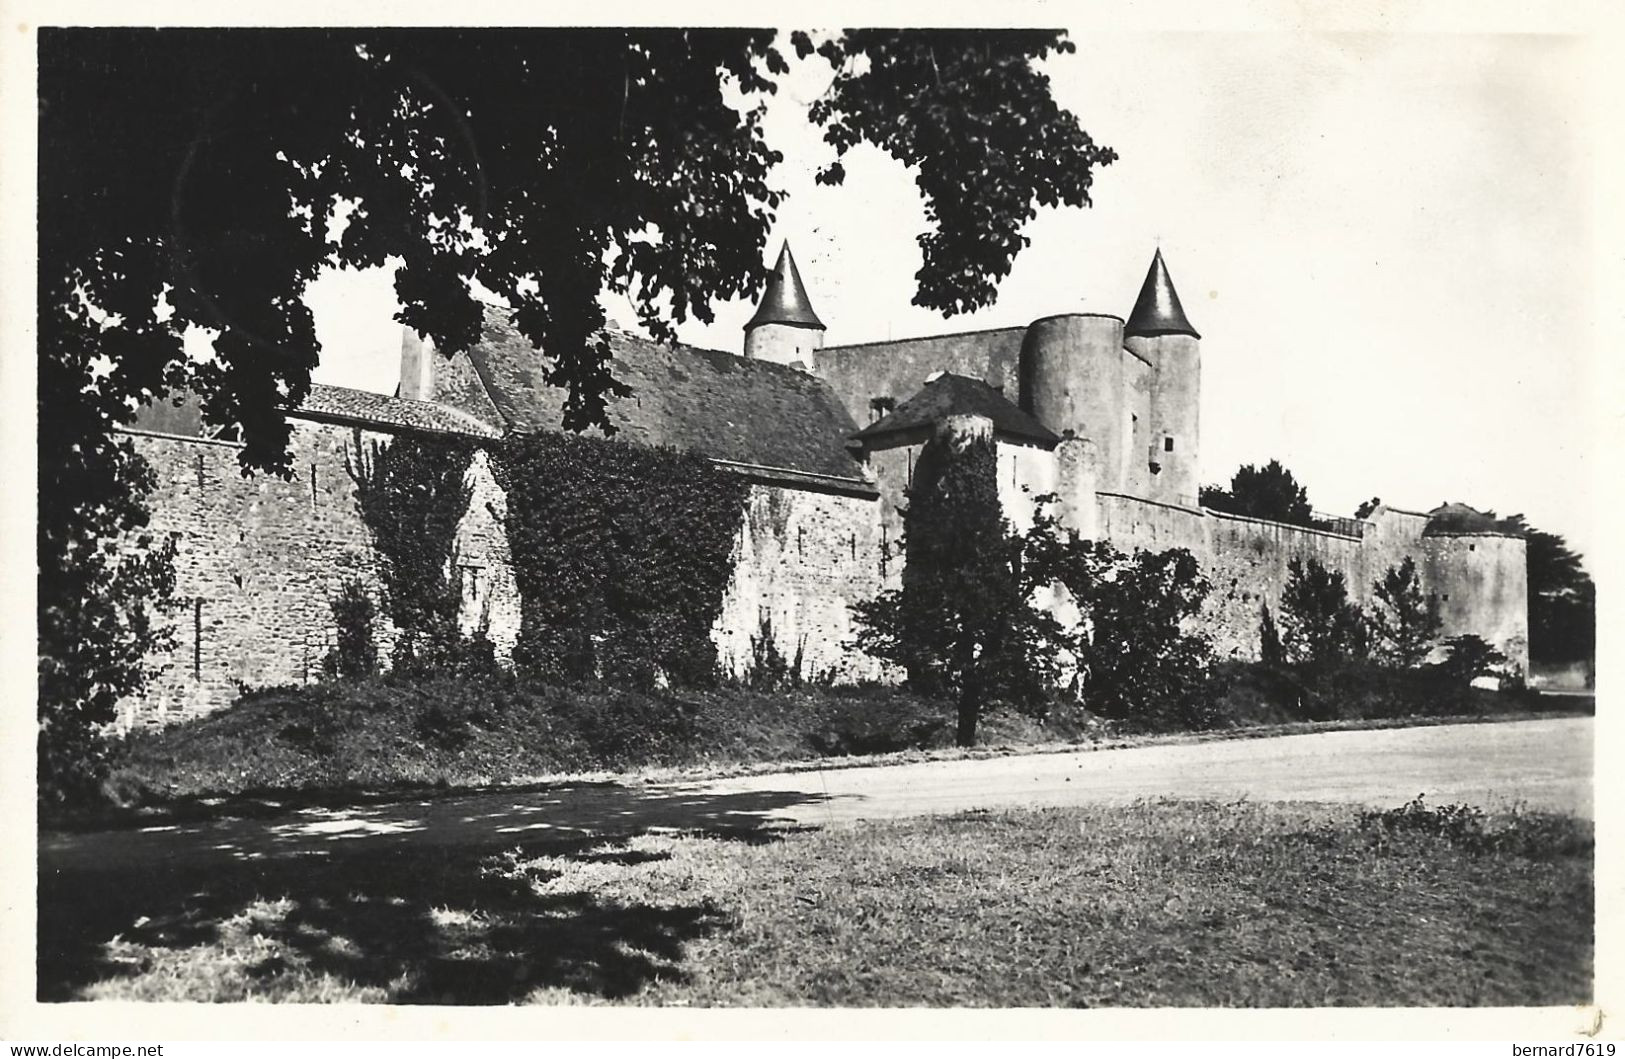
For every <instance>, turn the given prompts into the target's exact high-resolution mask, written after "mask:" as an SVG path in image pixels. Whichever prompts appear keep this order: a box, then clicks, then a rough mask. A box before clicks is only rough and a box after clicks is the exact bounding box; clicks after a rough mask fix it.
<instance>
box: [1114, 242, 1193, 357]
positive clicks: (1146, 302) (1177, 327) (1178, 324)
mask: <svg viewBox="0 0 1625 1059" xmlns="http://www.w3.org/2000/svg"><path fill="white" fill-rule="evenodd" d="M1152 335H1190V336H1191V337H1192V338H1201V337H1202V336H1201V335H1199V334H1197V333H1196V328H1194V327H1192V326H1191V322H1190V321H1189V320H1187V319H1185V308H1184V306H1182V305H1180V304H1179V295H1178V294H1177V293H1176V292H1175V291H1174V281H1173V278H1172V277H1170V276H1169V275H1168V266H1167V265H1165V264H1163V261H1162V250H1161V249H1158V250H1157V253H1156V256H1155V257H1153V258H1152V259H1151V268H1150V270H1149V271H1147V272H1146V274H1145V283H1144V284H1143V285H1141V287H1140V296H1139V297H1138V298H1136V299H1135V301H1134V311H1133V312H1131V313H1129V314H1128V321H1127V322H1126V323H1125V324H1124V325H1123V337H1124V338H1130V337H1142V338H1144V337H1150V336H1152Z"/></svg>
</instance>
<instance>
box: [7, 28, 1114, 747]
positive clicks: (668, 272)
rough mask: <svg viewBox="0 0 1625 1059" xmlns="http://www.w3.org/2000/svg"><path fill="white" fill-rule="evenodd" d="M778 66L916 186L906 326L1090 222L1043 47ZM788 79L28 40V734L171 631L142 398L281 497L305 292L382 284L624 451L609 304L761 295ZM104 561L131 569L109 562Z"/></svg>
mask: <svg viewBox="0 0 1625 1059" xmlns="http://www.w3.org/2000/svg"><path fill="white" fill-rule="evenodd" d="M789 45H790V47H791V48H792V49H793V50H794V54H795V56H796V57H797V59H798V60H800V61H809V60H812V57H813V56H814V55H816V56H817V57H818V58H817V60H816V61H820V62H824V63H827V65H828V66H829V68H830V70H831V72H832V74H833V76H832V78H831V80H830V82H829V87H828V89H827V90H826V91H825V93H824V94H823V96H822V97H821V98H820V99H818V100H817V101H816V102H815V103H814V105H813V106H812V108H811V109H810V111H809V114H810V116H811V119H812V120H813V121H815V122H817V123H818V124H819V125H820V126H821V127H822V128H823V129H824V132H825V139H826V140H827V141H828V142H829V144H830V145H831V146H832V147H833V148H834V150H835V152H836V160H835V161H834V162H832V163H830V164H829V165H828V166H826V167H825V169H824V170H823V171H822V172H821V174H820V179H821V180H823V181H824V182H826V183H831V184H838V183H840V182H841V181H842V180H843V178H844V170H843V169H842V167H841V162H840V158H841V157H843V156H844V155H845V153H846V152H847V151H849V150H850V149H851V148H852V147H854V146H856V145H858V144H860V143H868V144H871V145H873V146H875V147H877V148H879V149H880V150H882V151H884V152H886V153H887V154H889V155H890V156H891V157H893V158H895V159H896V160H898V161H899V162H901V163H903V164H904V165H907V166H910V167H911V168H912V169H913V171H914V172H915V174H916V181H917V183H918V186H919V188H920V191H921V193H922V195H923V196H924V198H925V200H926V212H927V216H928V218H929V223H930V229H929V230H928V231H926V232H925V233H923V234H922V235H921V236H920V244H921V248H922V250H923V252H924V254H923V264H922V266H921V268H920V271H919V273H918V276H917V279H918V293H917V295H916V297H915V301H916V302H917V303H918V304H920V305H923V306H927V307H930V308H935V309H939V310H941V311H942V312H944V313H945V314H948V313H953V312H961V311H965V310H969V309H974V308H978V307H981V306H985V305H987V304H989V303H991V302H992V300H993V297H994V294H995V284H996V282H997V281H998V280H999V279H1000V278H1002V277H1003V276H1004V275H1006V274H1008V272H1009V269H1010V264H1011V261H1012V260H1013V259H1014V257H1015V255H1016V253H1017V252H1018V251H1019V250H1020V249H1021V247H1022V246H1024V245H1025V242H1026V240H1025V238H1024V237H1023V236H1022V234H1021V232H1022V228H1023V226H1024V225H1025V223H1026V221H1027V220H1028V219H1029V218H1030V217H1032V216H1033V212H1034V208H1035V206H1039V205H1043V206H1057V205H1067V206H1085V205H1088V204H1089V201H1090V200H1089V189H1090V186H1091V183H1092V179H1093V170H1094V169H1095V167H1097V166H1101V165H1106V164H1108V163H1110V162H1111V161H1112V160H1113V159H1114V158H1115V155H1114V153H1113V152H1112V151H1111V150H1110V149H1109V148H1106V147H1101V146H1098V145H1096V144H1095V143H1094V142H1093V140H1092V139H1091V138H1090V137H1089V136H1088V134H1087V133H1085V132H1084V131H1083V129H1082V128H1081V127H1080V126H1079V124H1078V122H1077V119H1076V117H1075V116H1074V115H1072V114H1071V113H1069V112H1067V111H1065V110H1062V109H1061V108H1060V107H1058V106H1057V105H1056V103H1055V102H1054V100H1053V98H1052V96H1051V93H1050V87H1049V82H1048V79H1047V78H1046V77H1045V75H1044V74H1043V73H1042V71H1041V70H1040V69H1039V68H1038V66H1037V60H1040V59H1042V58H1044V57H1045V56H1048V55H1050V54H1053V53H1057V52H1068V51H1071V50H1072V45H1071V44H1070V43H1069V42H1067V41H1066V40H1065V39H1064V37H1063V35H1061V34H1059V33H1055V32H1040V31H1011V32H998V33H983V32H968V31H949V30H941V31H937V30H933V31H908V32H887V31H869V30H864V31H848V32H844V33H840V34H837V35H835V36H833V37H829V38H827V39H823V40H821V41H817V42H815V41H814V40H813V38H811V37H810V36H808V35H807V34H803V33H795V34H792V35H791V36H790V38H789ZM789 70H790V64H789V60H788V59H787V58H786V53H785V52H784V51H783V50H782V48H781V45H780V44H779V42H778V40H777V37H776V35H775V34H774V33H773V32H771V31H759V30H720V29H719V30H638V31H624V30H580V31H568V32H564V31H556V30H554V31H548V30H523V29H512V28H503V29H498V30H479V29H468V30H445V29H436V30H411V29H405V30H375V29H344V30H234V31H219V30H195V29H163V30H150V29H149V30H142V29H123V30H108V29H63V28H46V29H42V30H41V31H40V35H39V82H38V84H39V105H40V125H39V147H40V151H39V154H40V158H39V189H40V198H39V213H38V222H39V224H38V228H39V273H38V305H39V313H38V320H37V325H38V350H39V409H40V416H39V422H40V429H39V469H40V481H39V497H40V507H39V560H40V567H41V571H42V574H41V578H40V610H39V619H40V643H41V661H40V681H41V684H40V688H41V696H40V708H41V711H42V713H41V717H42V731H43V732H44V738H45V739H46V740H47V741H49V740H50V739H55V738H57V734H58V733H66V732H69V731H73V732H89V731H92V730H94V729H95V728H96V727H97V726H99V725H102V724H104V723H105V722H106V721H108V720H109V719H110V718H111V712H110V711H111V705H110V704H111V702H114V701H116V700H117V699H118V698H119V697H121V696H122V695H125V694H129V693H130V692H132V691H133V690H135V689H136V688H137V687H139V685H140V682H141V679H142V669H141V663H139V662H138V661H134V660H139V659H141V658H144V657H146V648H147V647H148V646H150V645H151V643H152V640H151V639H150V637H151V636H154V635H158V634H157V633H154V632H152V630H151V627H150V621H149V619H148V618H147V617H146V616H145V614H144V606H145V603H146V601H147V600H149V599H152V600H156V601H161V599H162V597H163V592H162V586H163V583H164V581H165V578H166V577H167V575H166V574H165V573H164V572H163V568H164V566H165V559H164V554H165V553H164V552H163V550H162V546H161V542H158V543H156V544H153V545H152V546H151V547H143V546H142V545H141V543H140V538H139V537H138V536H137V535H138V534H139V532H140V530H141V528H142V527H143V526H144V524H145V519H146V513H145V509H144V507H143V505H142V503H141V501H140V497H141V495H142V493H143V491H144V487H145V483H146V481H147V478H148V472H147V470H146V469H145V467H144V465H143V464H142V462H141V460H140V459H139V457H138V456H137V455H136V454H135V452H134V451H133V449H132V448H131V447H130V446H129V444H128V443H127V442H125V441H122V440H120V439H118V438H117V437H116V435H115V434H114V432H113V431H114V428H115V427H117V426H118V425H120V424H123V423H127V422H129V421H130V419H131V417H132V416H133V415H134V413H135V410H136V409H137V407H138V406H139V405H140V404H142V403H144V402H147V401H151V400H153V399H156V398H158V397H160V396H162V395H164V394H166V393H169V392H173V391H176V390H180V389H187V390H190V391H191V392H193V393H195V394H197V395H198V397H199V398H200V400H201V404H202V409H203V416H204V420H205V422H206V423H207V424H209V425H210V426H212V427H217V428H222V429H230V430H231V431H233V432H234V434H235V436H236V437H237V438H238V439H239V440H240V441H241V442H242V444H243V448H242V449H241V450H240V453H239V460H240V462H241V464H242V466H243V469H244V471H245V472H258V471H263V472H270V473H277V474H283V475H286V474H288V473H290V462H289V455H288V441H289V436H290V434H289V427H288V423H287V420H286V411H287V410H288V409H289V408H291V407H294V406H297V405H298V404H299V403H300V402H301V401H302V400H303V399H304V398H305V396H306V395H307V393H308V391H309V385H310V371H311V369H312V368H313V367H314V366H315V364H316V363H317V360H318V357H319V355H320V352H321V350H320V344H319V342H318V341H317V339H316V335H315V332H314V324H313V320H312V317H311V314H310V312H309V310H308V309H307V308H306V307H305V305H304V302H303V294H304V291H305V288H306V285H307V284H308V283H309V282H310V281H311V280H312V279H314V278H315V277H316V276H317V274H318V273H319V272H320V271H321V270H323V269H324V268H329V267H335V266H348V267H365V266H377V265H382V264H385V263H390V264H393V265H395V266H396V271H395V287H396V293H397V294H398V296H399V298H400V302H401V304H402V306H403V308H402V310H401V312H400V314H399V318H400V320H401V322H402V323H404V324H407V325H409V326H411V327H413V328H415V329H417V330H418V331H420V332H423V333H424V334H426V335H427V336H429V338H430V339H432V340H433V342H434V343H435V345H436V347H437V348H438V349H440V350H442V351H443V352H444V353H446V354H447V355H451V354H453V353H455V352H457V351H460V350H463V349H466V348H467V347H468V346H469V345H470V344H471V343H472V342H473V341H475V340H476V338H477V337H478V335H479V332H480V325H481V320H482V309H481V307H480V305H479V304H478V303H477V302H476V301H475V300H474V298H473V296H472V295H471V293H470V286H469V285H470V283H471V282H473V281H478V282H479V283H480V284H482V285H484V286H485V287H486V288H487V289H489V290H491V291H493V292H495V293H496V294H497V295H499V296H500V297H502V298H503V299H505V300H506V301H507V302H508V303H509V304H510V305H511V306H512V320H513V323H514V325H515V326H516V327H517V328H518V329H519V330H520V331H521V332H522V333H523V334H525V335H526V336H527V337H529V338H530V339H531V340H532V342H533V343H535V344H536V345H537V347H538V350H539V351H538V353H537V368H538V371H539V373H540V375H541V377H542V378H543V379H544V380H545V381H547V382H549V383H552V384H554V385H557V386H560V387H563V388H565V389H566V390H567V391H568V395H567V399H566V402H565V406H564V419H563V425H564V426H565V427H567V428H572V429H574V428H581V427H585V426H589V425H594V424H597V425H601V426H605V427H606V428H607V427H609V426H610V425H609V424H607V423H606V422H605V418H606V417H605V408H606V404H605V402H606V399H607V398H608V397H609V396H610V395H612V394H615V393H620V392H625V390H624V387H623V386H622V385H621V384H620V383H619V382H617V381H616V380H615V378H614V377H613V374H612V372H611V369H610V364H609V349H608V346H607V343H606V341H605V339H604V338H603V337H602V335H601V328H602V326H603V324H604V319H603V315H602V312H601V310H600V309H599V307H598V304H597V298H598V295H599V293H600V291H601V290H603V289H604V288H605V287H606V286H607V287H609V288H611V289H613V290H615V291H618V292H622V293H625V294H626V295H627V296H628V297H629V298H631V299H632V300H633V302H634V304H635V305H636V306H637V309H638V314H639V318H640V319H641V321H642V323H643V324H644V325H645V326H646V327H647V328H648V329H649V330H650V331H651V332H652V333H653V334H655V335H656V336H657V337H660V338H670V337H671V335H672V333H673V331H672V328H673V326H674V324H675V323H680V322H682V321H683V320H686V319H688V318H689V317H690V316H692V317H694V318H697V319H700V320H709V319H711V309H710V303H711V302H712V301H713V300H715V299H721V298H729V297H734V296H748V295H753V294H754V293H755V292H756V291H758V290H759V289H760V286H761V283H762V280H763V278H764V276H765V270H764V268H763V264H764V262H763V250H764V247H765V245H766V239H767V234H768V232H769V229H770V228H771V225H772V222H773V218H774V214H775V211H776V209H777V207H778V206H779V205H780V203H781V201H782V195H781V193H780V192H778V191H777V190H775V189H773V188H772V187H771V186H770V184H769V179H768V178H769V176H770V174H771V172H772V170H773V167H774V166H775V165H777V164H778V163H780V162H781V161H782V156H781V155H780V154H779V152H777V151H775V150H773V149H772V148H771V147H770V146H768V144H767V143H766V141H765V139H764V137H763V133H762V122H761V117H762V105H761V101H762V100H763V98H764V97H765V96H767V95H770V94H772V93H773V92H774V91H775V90H776V88H777V85H778V83H779V81H780V80H781V79H782V78H783V76H784V75H785V74H787V73H788V72H789ZM193 326H199V327H204V328H208V329H211V330H213V331H215V332H217V335H216V337H215V338H214V339H213V343H212V352H211V353H210V355H209V356H207V357H204V358H201V359H192V358H190V357H188V355H187V353H186V351H185V349H184V348H183V344H182V336H183V334H184V333H185V332H186V331H187V330H188V329H189V328H191V327H193ZM114 539H118V540H121V541H124V542H126V545H127V546H126V547H124V550H122V551H104V550H103V549H102V546H101V542H105V541H111V540H114ZM59 572H60V573H59ZM91 596H94V597H95V599H94V600H91V599H90V597H91ZM98 607H99V608H102V609H103V610H104V611H105V614H103V615H102V616H100V617H94V616H92V610H94V609H95V608H98ZM81 612H82V613H81ZM82 636H89V637H91V640H90V641H89V642H88V643H82V642H81V637H82ZM76 672H78V673H82V674H83V676H82V677H81V676H74V675H72V674H74V673H76ZM74 738H75V739H77V738H78V736H75V737H74ZM63 745H64V746H66V745H67V744H66V743H65V744H63ZM62 753H66V754H69V756H72V754H74V753H77V751H71V752H70V751H63V752H62ZM44 754H47V750H46V748H45V747H44V745H43V744H42V755H44ZM49 754H50V755H55V757H60V756H61V755H60V754H58V752H57V751H55V750H51V751H49ZM54 759H55V758H53V760H54ZM41 760H42V763H43V762H44V761H45V757H43V756H42V759H41Z"/></svg>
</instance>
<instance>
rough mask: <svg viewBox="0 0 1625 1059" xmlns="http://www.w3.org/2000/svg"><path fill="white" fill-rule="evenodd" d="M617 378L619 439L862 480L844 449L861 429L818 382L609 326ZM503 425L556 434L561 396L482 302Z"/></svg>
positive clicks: (491, 388)
mask: <svg viewBox="0 0 1625 1059" xmlns="http://www.w3.org/2000/svg"><path fill="white" fill-rule="evenodd" d="M605 333H606V335H607V337H608V338H609V344H610V349H611V351H612V355H613V358H614V359H613V363H612V365H611V371H612V372H613V374H614V375H615V378H616V379H618V380H619V381H620V382H623V383H625V384H626V385H628V386H630V387H631V388H632V396H630V397H614V398H611V399H610V401H609V419H610V422H611V423H613V424H614V425H615V427H616V428H617V432H616V435H615V436H616V437H617V438H619V439H623V440H626V441H632V442H637V443H640V444H644V445H667V446H671V447H672V448H677V449H683V450H685V451H690V452H697V453H700V454H701V455H704V456H709V457H711V458H712V459H718V460H729V461H732V462H735V463H746V464H752V465H755V466H760V467H773V468H783V469H787V470H792V471H800V472H803V473H806V474H815V475H829V476H834V477H839V478H848V479H860V480H861V479H863V477H864V475H863V470H862V468H861V466H860V465H859V464H858V463H857V461H856V460H855V459H854V458H853V456H852V454H851V453H850V452H848V451H847V449H846V439H847V438H848V437H849V436H851V434H852V432H853V431H855V430H856V429H857V424H855V423H854V422H853V421H852V417H851V416H850V415H848V414H847V412H846V409H845V408H843V407H842V406H841V402H840V401H839V400H838V399H837V398H836V396H835V393H834V391H832V390H831V389H830V388H829V385H828V384H827V383H825V382H824V381H823V380H821V379H818V378H815V377H814V376H812V375H809V374H807V373H806V372H803V371H800V370H797V369H795V368H791V367H788V366H785V365H782V364H774V363H771V362H768V361H763V360H747V359H746V358H744V357H742V356H738V355H736V354H733V353H721V352H717V351H714V350H706V349H695V348H693V347H691V346H682V345H679V346H676V347H671V346H666V345H664V344H662V343H658V342H651V341H649V340H648V339H645V338H641V337H639V336H636V335H632V334H628V333H627V332H624V331H618V330H613V329H612V330H609V331H606V332H605ZM469 358H470V360H471V361H472V362H473V364H474V368H475V371H477V372H478V373H479V377H480V380H481V381H482V382H483V383H484V384H485V387H486V390H487V391H488V392H489V394H490V396H491V400H492V402H493V403H494V404H495V405H496V407H497V410H498V412H500V413H501V415H502V418H503V421H504V426H505V427H506V428H507V429H508V430H511V431H514V432H517V433H528V432H533V431H541V430H558V429H560V424H561V423H562V422H563V414H564V395H565V392H564V390H562V389H559V388H557V387H554V386H550V385H548V384H547V383H545V382H544V381H543V380H542V358H541V356H540V355H539V354H538V353H537V351H536V350H535V348H534V347H533V346H532V345H531V343H530V340H529V339H528V338H526V337H524V336H523V335H521V334H519V333H518V331H516V330H515V329H514V327H513V325H512V324H511V323H510V322H509V320H508V314H507V311H506V310H505V309H500V308H497V307H494V306H488V307H487V309H486V314H485V333H484V336H483V338H482V339H481V341H480V342H479V343H478V344H476V345H475V346H474V348H473V349H471V350H470V351H469Z"/></svg>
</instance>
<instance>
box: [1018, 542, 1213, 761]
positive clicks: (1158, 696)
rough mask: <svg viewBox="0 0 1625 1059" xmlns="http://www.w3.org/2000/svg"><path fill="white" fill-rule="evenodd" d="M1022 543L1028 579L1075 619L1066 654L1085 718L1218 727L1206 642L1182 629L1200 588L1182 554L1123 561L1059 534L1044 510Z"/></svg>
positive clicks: (1202, 595) (1102, 546) (1202, 581)
mask: <svg viewBox="0 0 1625 1059" xmlns="http://www.w3.org/2000/svg"><path fill="white" fill-rule="evenodd" d="M1029 540H1030V542H1031V545H1030V554H1031V558H1030V560H1029V562H1030V563H1031V565H1032V567H1033V568H1034V571H1035V574H1036V575H1037V576H1038V577H1039V578H1040V579H1041V580H1044V581H1048V582H1053V583H1055V584H1059V585H1062V586H1064V587H1065V588H1066V590H1067V591H1068V592H1069V593H1070V594H1071V596H1072V598H1073V600H1074V601H1075V602H1076V604H1077V605H1078V607H1079V609H1080V610H1081V612H1082V615H1083V618H1084V629H1083V630H1082V631H1081V634H1080V635H1079V636H1078V637H1076V638H1075V640H1074V642H1073V644H1072V648H1073V652H1074V654H1075V657H1076V658H1077V661H1078V665H1079V669H1080V671H1081V683H1082V689H1081V690H1082V696H1083V700H1084V702H1085V703H1086V704H1087V705H1088V707H1089V708H1090V709H1091V710H1092V711H1094V712H1095V713H1098V714H1100V715H1101V716H1104V717H1107V718H1110V719H1112V720H1117V721H1122V722H1126V723H1127V724H1128V725H1129V726H1130V727H1132V728H1138V729H1152V730H1157V729H1205V728H1212V727H1215V726H1217V725H1219V724H1220V723H1222V720H1223V714H1222V712H1221V711H1220V709H1219V706H1218V696H1219V693H1220V691H1221V690H1222V688H1221V685H1220V682H1219V681H1217V680H1215V679H1214V674H1213V670H1212V666H1213V645H1212V642H1211V641H1210V640H1209V639H1208V638H1207V637H1206V636H1205V635H1203V634H1201V633H1198V632H1194V631H1191V630H1190V629H1189V625H1190V619H1192V618H1193V617H1194V616H1195V615H1196V614H1197V613H1198V612H1199V611H1200V610H1201V608H1202V603H1203V601H1204V600H1205V599H1206V598H1207V594H1208V591H1209V588H1210V586H1209V584H1208V581H1207V579H1206V578H1204V577H1203V576H1202V573H1201V568H1200V567H1199V566H1198V564H1197V562H1196V559H1195V557H1194V556H1192V555H1191V553H1190V552H1188V551H1186V550H1185V549H1183V548H1171V549H1169V550H1167V551H1163V552H1148V551H1136V552H1134V554H1133V555H1125V554H1123V553H1122V552H1119V551H1117V550H1116V549H1115V548H1113V547H1112V546H1111V545H1110V544H1107V543H1106V542H1104V541H1087V540H1082V539H1080V538H1079V537H1078V536H1077V535H1076V534H1075V533H1073V532H1071V531H1069V530H1062V529H1061V528H1060V527H1059V526H1058V524H1057V523H1056V522H1055V521H1054V520H1053V518H1052V517H1050V516H1049V515H1048V513H1047V512H1045V511H1041V512H1040V514H1039V517H1038V518H1037V519H1036V520H1035V522H1034V526H1033V530H1032V531H1031V533H1030V534H1029Z"/></svg>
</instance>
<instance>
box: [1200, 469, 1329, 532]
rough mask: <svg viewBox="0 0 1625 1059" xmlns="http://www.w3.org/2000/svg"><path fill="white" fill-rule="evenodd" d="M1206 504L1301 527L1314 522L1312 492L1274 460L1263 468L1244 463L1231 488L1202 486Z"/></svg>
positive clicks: (1218, 508) (1223, 509) (1204, 503)
mask: <svg viewBox="0 0 1625 1059" xmlns="http://www.w3.org/2000/svg"><path fill="white" fill-rule="evenodd" d="M1200 502H1201V504H1202V506H1203V507H1210V508H1212V509H1213V510H1215V511H1226V512H1229V513H1230V514H1232V515H1247V516H1248V517H1250V518H1267V519H1271V520H1273V521H1275V522H1289V523H1292V524H1293V525H1298V526H1312V525H1314V516H1313V513H1312V512H1311V510H1310V507H1309V494H1308V491H1307V490H1305V489H1304V488H1303V486H1301V485H1299V484H1298V480H1297V479H1296V478H1294V477H1293V476H1292V472H1291V471H1289V470H1287V469H1286V468H1285V467H1283V466H1281V461H1279V460H1271V461H1270V462H1269V463H1266V464H1265V465H1264V466H1263V467H1255V466H1253V465H1252V464H1250V463H1247V464H1243V465H1242V466H1241V467H1240V468H1239V469H1238V470H1237V471H1236V473H1235V475H1234V476H1233V477H1232V478H1231V479H1230V488H1229V489H1225V488H1223V487H1221V486H1217V485H1205V486H1203V487H1202V489H1201V493H1200Z"/></svg>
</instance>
